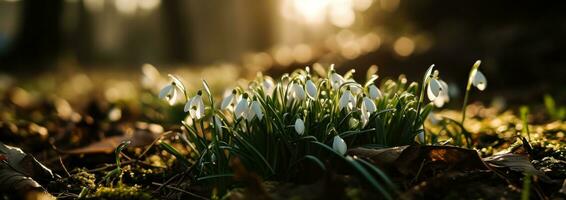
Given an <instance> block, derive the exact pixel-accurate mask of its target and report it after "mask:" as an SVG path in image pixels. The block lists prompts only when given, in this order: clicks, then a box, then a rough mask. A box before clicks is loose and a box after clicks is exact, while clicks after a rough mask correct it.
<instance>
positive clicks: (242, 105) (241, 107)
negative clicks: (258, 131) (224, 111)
mask: <svg viewBox="0 0 566 200" xmlns="http://www.w3.org/2000/svg"><path fill="white" fill-rule="evenodd" d="M247 110H248V93H244V94H243V95H242V99H240V101H239V102H238V105H236V108H235V109H234V114H235V117H236V118H240V117H243V116H244V114H245V112H246V111H247Z"/></svg>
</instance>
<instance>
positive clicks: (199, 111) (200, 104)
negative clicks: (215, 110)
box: [195, 95, 205, 119]
mask: <svg viewBox="0 0 566 200" xmlns="http://www.w3.org/2000/svg"><path fill="white" fill-rule="evenodd" d="M197 97H198V98H197V99H196V103H195V104H196V105H195V106H196V107H197V110H196V111H197V113H196V116H197V119H202V118H203V117H204V115H205V114H204V109H205V108H204V102H203V101H202V96H200V95H199V96H197Z"/></svg>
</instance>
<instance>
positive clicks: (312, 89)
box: [306, 80, 317, 99]
mask: <svg viewBox="0 0 566 200" xmlns="http://www.w3.org/2000/svg"><path fill="white" fill-rule="evenodd" d="M306 87H307V94H308V95H309V97H310V98H312V99H315V98H316V94H317V89H316V85H315V84H314V82H313V81H312V80H308V81H307V84H306Z"/></svg>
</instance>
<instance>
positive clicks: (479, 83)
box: [472, 70, 487, 91]
mask: <svg viewBox="0 0 566 200" xmlns="http://www.w3.org/2000/svg"><path fill="white" fill-rule="evenodd" d="M472 84H473V85H474V86H476V88H478V90H480V91H483V90H485V88H486V87H487V79H486V78H485V76H484V75H483V73H481V71H480V70H477V71H476V73H475V75H474V79H473V80H472Z"/></svg>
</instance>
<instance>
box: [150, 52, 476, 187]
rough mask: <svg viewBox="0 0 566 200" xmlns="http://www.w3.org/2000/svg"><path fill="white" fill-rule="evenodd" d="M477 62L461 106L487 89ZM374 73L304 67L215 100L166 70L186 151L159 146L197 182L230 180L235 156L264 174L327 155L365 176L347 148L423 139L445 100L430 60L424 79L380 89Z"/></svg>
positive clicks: (281, 174)
mask: <svg viewBox="0 0 566 200" xmlns="http://www.w3.org/2000/svg"><path fill="white" fill-rule="evenodd" d="M479 65H480V62H479V61H478V62H476V63H475V64H474V65H473V67H472V70H471V72H470V75H469V80H468V82H467V87H466V97H465V100H464V108H465V106H466V103H467V99H468V93H469V91H470V89H471V86H475V87H477V88H478V89H479V90H484V89H485V88H486V84H487V81H486V78H485V76H484V75H483V74H482V73H481V72H480V71H479V70H478V67H479ZM376 71H377V70H375V69H372V68H370V70H369V71H368V74H367V76H366V77H367V80H366V81H365V82H363V83H359V82H357V81H356V80H354V78H353V74H354V73H355V71H354V70H350V71H348V72H347V73H345V74H344V75H341V74H339V73H337V72H336V70H335V69H334V67H333V65H331V66H330V67H329V68H328V69H324V68H322V67H319V68H318V69H315V70H311V69H310V68H309V67H306V68H305V69H299V70H295V71H294V72H293V73H291V74H284V75H283V76H281V77H280V78H279V79H273V78H272V77H269V76H266V75H261V74H260V75H258V76H257V78H256V79H255V80H252V81H250V82H249V84H248V85H247V87H246V88H242V87H235V88H230V89H228V90H226V91H225V94H224V96H223V98H222V100H221V102H218V103H216V102H215V98H214V95H213V94H212V93H211V90H210V88H209V86H208V83H207V82H206V81H205V80H203V81H202V83H203V86H202V88H203V89H202V90H198V91H196V92H193V93H190V92H189V91H187V89H186V87H185V85H184V84H183V82H182V81H181V79H180V78H179V77H176V76H174V75H169V78H170V82H169V84H168V85H166V86H165V87H164V88H163V89H162V90H161V91H160V93H159V97H160V98H162V99H164V100H166V101H167V102H168V103H169V104H171V105H173V104H176V103H184V105H185V106H184V111H185V112H188V117H187V120H184V121H182V122H181V123H182V127H183V129H184V132H183V133H179V138H180V140H181V141H182V142H183V143H184V144H185V145H186V146H187V147H188V149H190V151H191V153H190V154H189V155H182V154H181V153H179V152H178V151H177V150H176V149H175V148H173V146H171V145H169V144H167V143H161V144H160V145H161V146H162V148H164V149H165V150H167V151H168V152H170V153H171V154H173V155H174V156H176V157H177V159H178V160H179V162H181V163H183V164H184V165H186V166H187V167H189V166H196V167H195V169H194V170H195V172H196V174H197V177H196V180H197V181H206V180H211V179H222V178H227V179H228V178H231V176H233V172H232V170H231V168H230V166H229V163H230V159H231V158H234V157H237V158H238V159H240V160H241V162H242V163H243V164H244V166H245V167H246V168H247V169H248V170H250V171H253V172H254V173H258V174H260V175H261V176H262V177H264V178H285V177H286V176H292V175H293V174H296V171H294V170H295V166H297V165H300V164H301V163H303V162H311V163H314V164H316V165H317V166H319V167H320V168H321V169H325V165H324V163H325V162H323V161H324V160H325V159H326V158H328V156H329V155H330V156H335V157H336V158H338V159H342V160H344V161H345V162H349V163H351V165H352V166H353V167H354V168H355V169H357V170H362V171H361V173H362V174H364V173H363V170H364V169H367V166H365V165H363V166H365V167H360V163H362V164H363V161H361V160H357V159H356V158H352V157H350V156H347V155H346V152H347V149H348V147H358V146H359V147H372V148H379V147H391V146H399V145H407V144H413V143H415V142H419V143H421V144H426V143H427V141H428V139H427V138H428V137H427V133H426V131H425V129H424V128H423V124H424V121H425V119H426V118H427V116H428V115H429V113H430V112H431V110H432V109H433V107H435V106H436V107H442V106H443V105H444V103H446V102H448V101H449V95H448V84H446V82H444V81H442V80H441V79H440V77H439V71H438V70H435V69H434V65H431V66H430V67H429V68H428V69H427V70H426V71H425V74H424V76H423V80H422V84H418V83H416V82H411V83H408V82H407V80H406V78H405V77H404V76H400V77H399V79H397V80H384V81H381V86H379V85H378V84H377V80H378V75H377V74H375V73H376ZM425 93H426V94H425ZM425 96H426V97H427V98H426V99H425ZM427 99H428V100H427ZM464 119H465V116H464V117H463V118H462V121H463V120H464ZM371 181H372V180H370V182H371ZM378 189H379V188H378Z"/></svg>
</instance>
